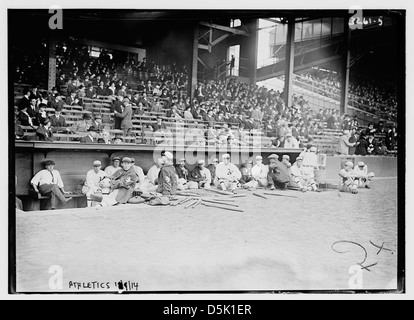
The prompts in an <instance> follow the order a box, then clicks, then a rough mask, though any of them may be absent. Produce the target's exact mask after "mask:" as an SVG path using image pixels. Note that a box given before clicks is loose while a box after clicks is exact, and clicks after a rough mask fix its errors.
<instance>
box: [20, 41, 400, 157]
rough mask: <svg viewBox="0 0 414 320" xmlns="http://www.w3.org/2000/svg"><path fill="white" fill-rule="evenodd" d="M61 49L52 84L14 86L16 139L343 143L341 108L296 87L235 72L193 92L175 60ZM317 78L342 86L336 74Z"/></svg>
mask: <svg viewBox="0 0 414 320" xmlns="http://www.w3.org/2000/svg"><path fill="white" fill-rule="evenodd" d="M56 57H57V71H58V77H57V85H56V87H55V88H53V89H52V92H47V91H46V90H40V89H39V88H36V87H33V88H29V87H27V86H21V87H20V88H19V89H18V90H17V89H16V88H15V96H16V101H15V102H16V110H15V111H16V124H17V125H16V139H28V138H29V139H32V138H35V139H38V140H42V141H44V140H46V141H65V140H67V141H80V142H88V143H94V142H96V143H107V144H109V143H147V144H159V143H166V144H169V145H176V144H181V143H183V144H185V145H189V144H198V145H212V146H251V145H254V146H260V147H285V148H302V147H304V146H305V145H307V144H308V143H314V144H318V143H325V142H327V141H328V142H329V143H331V142H332V143H337V140H335V139H337V138H338V136H339V135H340V134H341V132H342V130H343V129H344V120H345V118H344V116H343V115H342V116H341V115H340V113H339V111H338V110H333V109H321V110H320V111H319V112H318V113H317V112H315V111H313V110H312V109H311V108H309V106H308V103H307V101H306V99H305V98H304V97H303V96H297V95H293V97H292V105H291V106H286V105H285V100H286V99H285V98H286V97H285V95H284V92H279V91H275V90H273V89H267V88H266V87H259V86H257V85H248V84H245V83H242V82H238V81H237V80H236V79H234V78H229V79H227V80H225V81H221V80H218V81H212V80H211V81H205V82H199V83H198V85H197V88H196V90H195V92H194V98H193V99H190V95H189V92H188V87H189V80H188V71H187V70H186V68H185V66H178V65H177V64H176V63H172V64H171V65H167V66H160V65H158V64H156V63H155V62H154V61H151V62H149V63H148V62H147V61H146V59H145V58H143V59H142V60H141V61H138V60H137V59H135V58H134V59H132V58H129V57H125V56H122V55H121V56H117V55H116V52H111V53H109V51H106V50H102V51H101V52H100V55H99V57H97V58H94V57H91V55H90V53H89V52H88V49H87V47H84V46H75V45H73V46H69V45H68V46H66V45H63V44H58V46H57V50H56ZM303 77H304V79H305V80H306V81H312V82H315V81H316V80H318V79H317V78H315V77H314V76H312V75H310V74H308V75H303ZM319 80H320V81H319V82H320V85H323V86H324V88H329V90H331V91H332V92H335V90H338V89H339V82H338V80H337V79H336V78H335V77H333V76H331V77H330V78H324V79H319ZM17 86H19V85H17ZM356 90H358V89H356ZM359 129H360V128H357V130H359ZM388 129H390V130H395V129H392V128H386V130H388ZM180 139H181V140H180ZM394 145H395V143H394V144H389V145H387V147H389V149H390V150H393V149H394Z"/></svg>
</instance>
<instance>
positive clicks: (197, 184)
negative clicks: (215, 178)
mask: <svg viewBox="0 0 414 320" xmlns="http://www.w3.org/2000/svg"><path fill="white" fill-rule="evenodd" d="M205 164H206V163H205V161H204V160H203V159H200V160H198V161H197V166H196V167H195V168H194V170H193V171H191V173H190V176H189V180H190V181H189V182H188V189H210V188H211V173H210V170H208V169H207V168H206V167H205Z"/></svg>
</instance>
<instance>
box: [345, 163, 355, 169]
mask: <svg viewBox="0 0 414 320" xmlns="http://www.w3.org/2000/svg"><path fill="white" fill-rule="evenodd" d="M345 165H346V166H349V167H351V168H353V167H354V164H353V163H352V162H351V161H347V162H345Z"/></svg>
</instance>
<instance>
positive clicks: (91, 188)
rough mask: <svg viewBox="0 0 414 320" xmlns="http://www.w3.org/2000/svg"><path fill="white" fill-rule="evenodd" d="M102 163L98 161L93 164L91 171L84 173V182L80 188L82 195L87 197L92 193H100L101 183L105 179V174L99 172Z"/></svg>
mask: <svg viewBox="0 0 414 320" xmlns="http://www.w3.org/2000/svg"><path fill="white" fill-rule="evenodd" d="M101 168H102V163H101V161H99V160H95V161H94V162H93V169H91V170H89V171H88V172H87V173H86V181H85V184H84V185H83V187H82V193H83V194H86V196H87V197H88V198H89V196H90V195H91V194H93V193H96V192H99V191H101V185H100V183H101V181H102V180H103V179H104V178H105V177H106V173H105V172H104V171H102V170H101Z"/></svg>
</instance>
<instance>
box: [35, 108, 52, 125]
mask: <svg viewBox="0 0 414 320" xmlns="http://www.w3.org/2000/svg"><path fill="white" fill-rule="evenodd" d="M35 117H36V120H35V123H37V124H40V123H42V122H43V121H44V120H46V119H49V117H48V115H47V112H46V105H45V104H40V105H39V110H38V111H37V113H36V116H35Z"/></svg>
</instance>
